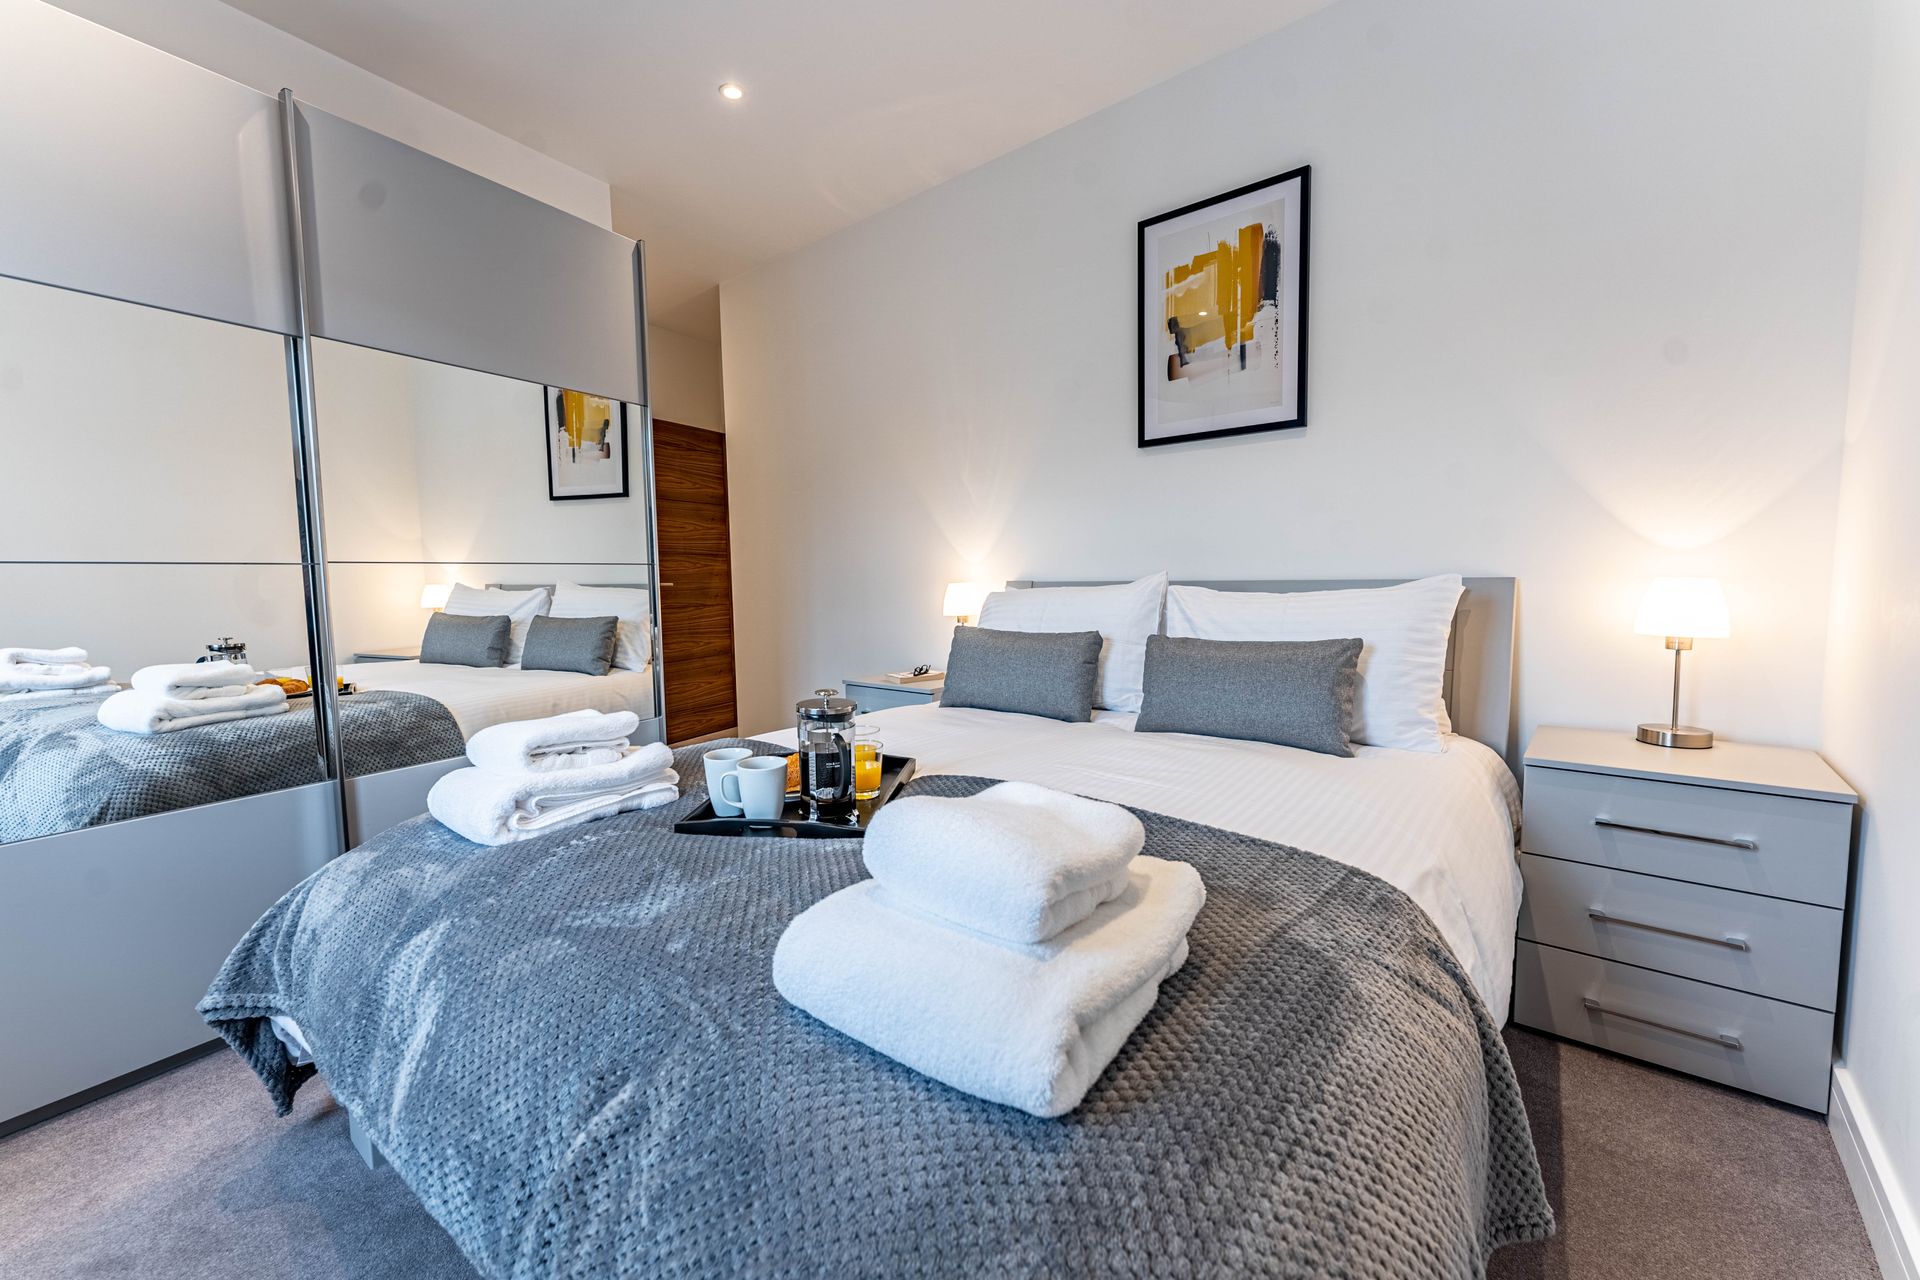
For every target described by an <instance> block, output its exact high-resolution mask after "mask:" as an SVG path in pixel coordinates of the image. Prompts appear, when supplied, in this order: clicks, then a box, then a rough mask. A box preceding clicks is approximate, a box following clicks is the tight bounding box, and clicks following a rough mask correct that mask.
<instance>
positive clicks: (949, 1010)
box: [773, 857, 1206, 1116]
mask: <svg viewBox="0 0 1920 1280" xmlns="http://www.w3.org/2000/svg"><path fill="white" fill-rule="evenodd" d="M890 893H891V891H890V890H889V889H887V888H886V887H885V886H883V885H881V884H880V883H879V882H878V881H875V880H862V881H861V882H860V883H859V884H856V885H853V886H851V887H850V888H846V889H842V890H840V892H838V893H835V894H831V895H829V896H828V897H826V898H823V899H821V900H820V901H819V902H816V903H815V904H814V905H813V906H811V907H809V908H807V909H806V910H805V911H803V912H801V913H800V915H799V916H797V917H796V918H795V919H794V921H793V923H792V924H790V925H788V926H787V931H786V932H785V933H784V934H782V935H781V936H780V942H779V945H777V946H776V947H775V948H774V951H773V985H774V986H775V987H776V988H778V989H779V991H780V994H781V995H783V996H785V997H786V998H787V1000H789V1001H790V1002H792V1003H793V1004H795V1005H798V1006H799V1007H800V1008H802V1009H804V1010H806V1011H807V1012H808V1013H810V1014H812V1015H813V1016H814V1017H816V1018H818V1019H820V1021H822V1022H824V1023H826V1024H827V1025H828V1026H830V1027H832V1028H834V1029H835V1030H836V1031H840V1032H843V1033H845V1034H846V1035H849V1036H852V1037H853V1038H854V1039H856V1040H858V1041H860V1042H862V1043H863V1044H866V1045H869V1046H871V1047H872V1048H874V1049H878V1050H879V1051H880V1052H881V1053H884V1054H886V1055H887V1056H888V1057H890V1058H894V1059H896V1060H898V1061H900V1062H902V1063H905V1064H906V1065H907V1066H909V1067H912V1068H913V1069H914V1070H915V1071H918V1072H921V1073H922V1074H925V1075H929V1076H932V1077H933V1078H934V1079H936V1080H939V1081H941V1082H942V1083H944V1084H948V1085H951V1086H953V1087H954V1088H956V1089H959V1090H961V1091H962V1092H965V1093H971V1094H973V1095H975V1096H976V1097H981V1098H985V1099H987V1100H988V1101H989V1102H998V1103H1002V1104H1004V1105H1006V1106H1009V1107H1018V1108H1019V1109H1020V1110H1022V1111H1025V1112H1028V1113H1029V1114H1031V1115H1036V1116H1058V1115H1065V1114H1066V1113H1067V1112H1069V1111H1071V1110H1073V1109H1074V1108H1075V1107H1077V1106H1079V1105H1080V1101H1081V1099H1083V1098H1084V1097H1086V1094H1087V1090H1088V1089H1089V1088H1091V1087H1092V1085H1093V1082H1094V1081H1095V1080H1097V1079H1099V1078H1100V1073H1101V1072H1102V1071H1104V1070H1106V1068H1107V1064H1108V1063H1109V1062H1111V1061H1113V1056H1114V1055H1115V1054H1116V1053H1118V1052H1120V1046H1121V1045H1123V1044H1125V1043H1126V1040H1127V1037H1128V1036H1130V1035H1132V1034H1133V1029H1134V1028H1135V1027H1137V1026H1139V1025H1140V1020H1141V1019H1142V1018H1144V1017H1146V1016H1147V1011H1148V1010H1149V1009H1151V1008H1153V1003H1154V1001H1155V1000H1156V999H1158V998H1159V995H1160V983H1161V981H1162V980H1163V979H1165V978H1166V977H1167V976H1168V975H1170V974H1172V973H1174V972H1175V971H1176V970H1178V969H1179V968H1180V966H1181V965H1182V964H1184V963H1186V958H1187V930H1188V929H1189V928H1190V927H1191V926H1192V924H1193V920H1194V917H1195V916H1196V915H1198V914H1199V912H1200V907H1201V905H1202V904H1203V903H1204V902H1205V901H1206V888H1205V887H1204V886H1203V885H1202V884H1201V882H1200V876H1199V873H1198V872H1196V871H1195V870H1194V869H1193V868H1192V867H1190V866H1188V865H1187V864H1186V863H1184V862H1168V861H1165V860H1163V859H1160V858H1147V857H1141V858H1136V859H1134V862H1133V866H1132V868H1131V873H1130V875H1129V877H1128V883H1127V887H1126V889H1125V890H1124V891H1123V892H1122V893H1121V894H1120V896H1119V897H1117V898H1114V899H1113V900H1112V901H1110V902H1107V903H1105V904H1103V905H1101V906H1100V907H1099V908H1097V909H1096V910H1095V911H1094V913H1093V914H1092V915H1090V916H1088V917H1087V918H1086V919H1085V920H1082V921H1081V922H1080V923H1078V924H1076V925H1074V926H1073V927H1071V928H1069V929H1066V930H1063V931H1062V932H1060V933H1059V934H1057V935H1056V936H1054V937H1053V938H1051V939H1049V940H1048V941H1046V942H1042V943H1035V944H1030V945H1027V946H1009V945H1008V944H1006V943H1004V942H1000V941H998V940H995V939H993V938H987V937H982V936H981V935H980V934H977V933H972V932H969V931H967V930H964V929H956V928H953V927H951V926H950V925H947V924H944V923H942V922H940V921H938V920H934V919H931V918H929V917H927V916H925V915H922V914H920V913H918V912H915V911H912V910H911V909H908V908H902V907H900V906H899V905H897V904H896V903H895V902H893V901H892V900H891V898H890Z"/></svg>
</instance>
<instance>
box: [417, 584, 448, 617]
mask: <svg viewBox="0 0 1920 1280" xmlns="http://www.w3.org/2000/svg"><path fill="white" fill-rule="evenodd" d="M452 595H453V584H452V583H450V582H430V583H428V584H427V585H426V586H424V587H422V588H420V607H421V608H422V609H431V610H433V611H434V612H435V613H438V612H440V610H442V609H444V608H446V607H447V599H448V597H450V596H452Z"/></svg>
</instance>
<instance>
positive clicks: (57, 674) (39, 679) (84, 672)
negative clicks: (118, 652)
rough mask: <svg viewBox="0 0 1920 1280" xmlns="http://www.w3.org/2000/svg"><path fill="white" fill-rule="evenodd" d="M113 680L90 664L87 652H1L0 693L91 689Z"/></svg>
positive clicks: (108, 673)
mask: <svg viewBox="0 0 1920 1280" xmlns="http://www.w3.org/2000/svg"><path fill="white" fill-rule="evenodd" d="M112 678H113V672H112V671H110V670H108V669H107V668H106V667H96V666H92V665H91V664H89V663H88V662H87V651H86V650H85V649H80V648H66V649H23V648H18V647H13V648H5V649H0V693H44V692H47V691H49V690H54V689H88V688H92V687H94V686H96V685H104V684H106V683H107V681H108V680H110V679H112Z"/></svg>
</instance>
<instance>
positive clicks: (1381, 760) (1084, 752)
mask: <svg viewBox="0 0 1920 1280" xmlns="http://www.w3.org/2000/svg"><path fill="white" fill-rule="evenodd" d="M1134 719H1135V717H1134V716H1132V715H1127V714H1121V713H1118V712H1096V713H1095V719H1094V721H1092V722H1091V723H1085V724H1069V723H1066V722H1063V721H1059V720H1044V719H1041V718H1039V717H1036V716H1022V715H1009V714H1006V713H1003V712H998V711H977V710H971V709H961V708H956V707H941V706H937V705H927V706H911V707H896V708H892V709H890V710H886V711H876V712H873V713H872V714H870V715H867V716H863V717H862V720H863V721H868V722H871V723H872V724H873V726H874V727H875V728H877V729H878V730H879V733H880V737H881V739H882V741H883V742H884V743H885V749H886V750H887V751H888V752H889V753H891V754H894V755H907V756H912V757H914V758H915V760H916V761H917V762H918V765H917V768H918V772H919V773H922V774H933V773H950V774H971V775H975V776H979V777H986V778H1005V779H1017V780H1020V781H1025V782H1036V783H1040V784H1041V785H1043V786H1049V787H1056V788H1058V789H1060V790H1062V791H1071V792H1074V793H1076V794H1079V795H1086V796H1093V797H1095V798H1097V799H1101V800H1111V801H1115V802H1117V803H1120V804H1128V805H1133V806H1135V807H1137V808H1141V809H1149V810H1152V811H1154V812H1156V813H1164V814H1167V815H1169V816H1171V817H1175V818H1185V819H1187V820H1189V821H1192V822H1201V823H1205V824H1207V825H1209V826H1215V827H1223V828H1225V829H1227V830H1229V831H1238V832H1241V833H1243V834H1245V835H1250V836H1257V837H1259V838H1260V839H1263V840H1272V841H1275V842H1277V843H1279V844H1285V845H1292V846H1294V847H1296V848H1300V849H1305V850H1307V851H1309V852H1311V853H1317V854H1320V855H1322V856H1323V857H1328V858H1333V859H1335V860H1337V861H1340V862H1344V863H1347V864H1348V865H1350V866H1354V867H1358V868H1360V869H1361V870H1363V871H1367V872H1370V873H1372V874H1373V875H1376V876H1379V877H1380V878H1381V879H1382V880H1385V881H1386V882H1387V883H1389V884H1391V885H1393V886H1394V887H1396V888H1398V889H1399V890H1401V891H1402V892H1403V893H1405V894H1406V895H1407V896H1408V897H1410V898H1412V899H1413V900H1414V901H1415V902H1417V903H1419V904H1420V906H1421V907H1422V908H1423V909H1425V911H1426V913H1427V914H1428V915H1429V916H1430V917H1432V919H1433V922H1434V923H1435V924H1436V925H1437V926H1438V927H1439V929H1440V933H1441V935H1442V936H1443V937H1444V938H1445V939H1446V940H1447V943H1448V945H1449V946H1451V947H1452V948H1453V952H1454V955H1455V956H1457V957H1458V958H1459V960H1460V963H1461V965H1462V966H1463V967H1464V968H1465V969H1466V971H1467V974H1468V976H1469V977H1470V978H1471V979H1472V981H1473V984H1474V986H1475V987H1476V988H1477V989H1478V990H1479V992H1480V996H1481V998H1482V999H1483V1000H1485V1001H1486V1003H1487V1008H1488V1010H1489V1011H1491V1013H1492V1014H1493V1017H1494V1019H1495V1021H1496V1022H1504V1021H1505V1019H1506V1015H1507V1002H1508V999H1509V997H1510V996H1511V995H1512V984H1513V928H1514V918H1515V916H1516V915H1517V913H1518V912H1519V909H1520V867H1519V860H1518V858H1517V856H1516V854H1515V842H1516V840H1517V835H1518V830H1519V803H1520V790H1519V787H1518V785H1517V784H1516V783H1515V782H1514V778H1513V774H1512V772H1511V771H1510V770H1509V769H1508V768H1507V766H1506V763H1505V762H1504V761H1503V760H1501V759H1500V757H1499V756H1498V755H1497V754H1495V753H1494V752H1493V751H1492V750H1490V749H1488V748H1487V747H1486V746H1485V745H1483V744H1481V743H1479V742H1475V741H1474V740H1473V739H1471V738H1464V737H1460V736H1458V735H1450V736H1449V737H1447V738H1446V740H1445V741H1446V750H1444V751H1442V752H1438V753H1432V752H1420V751H1397V750H1394V749H1392V748H1388V747H1358V748H1356V750H1357V751H1358V754H1357V755H1356V756H1354V757H1353V758H1352V759H1341V758H1338V757H1335V756H1324V755H1319V754H1316V753H1314V752H1311V751H1300V750H1296V749H1294V748H1292V747H1278V746H1273V745H1271V744H1269V743H1264V742H1240V741H1235V740H1230V739H1226V738H1208V737H1200V736H1197V735H1193V734H1184V733H1134V732H1133V722H1134ZM756 736H758V737H760V738H762V739H764V740H766V741H771V742H778V743H781V744H783V745H786V746H791V745H793V731H792V730H790V729H789V730H785V731H783V732H780V733H773V734H760V735H756Z"/></svg>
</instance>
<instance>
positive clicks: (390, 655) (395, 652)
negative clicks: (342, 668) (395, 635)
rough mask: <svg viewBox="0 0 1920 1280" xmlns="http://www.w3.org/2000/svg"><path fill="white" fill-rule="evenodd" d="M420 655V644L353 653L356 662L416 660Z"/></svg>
mask: <svg viewBox="0 0 1920 1280" xmlns="http://www.w3.org/2000/svg"><path fill="white" fill-rule="evenodd" d="M419 657H420V646H419V645H417V644H413V645H400V646H397V647H395V648H392V649H361V650H359V651H358V652H356V653H355V654H354V655H353V660H354V661H355V662H415V661H418V660H419Z"/></svg>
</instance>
